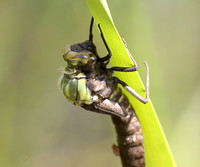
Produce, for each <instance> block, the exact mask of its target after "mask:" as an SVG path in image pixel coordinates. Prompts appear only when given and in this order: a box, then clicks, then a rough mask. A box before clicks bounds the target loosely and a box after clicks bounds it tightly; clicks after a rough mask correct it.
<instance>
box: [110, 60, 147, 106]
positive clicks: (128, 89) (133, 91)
mask: <svg viewBox="0 0 200 167" xmlns="http://www.w3.org/2000/svg"><path fill="white" fill-rule="evenodd" d="M144 64H145V65H146V71H147V75H146V98H144V97H142V96H141V95H139V94H138V93H137V92H136V91H135V90H134V89H132V88H131V87H130V86H128V85H127V84H126V83H125V82H123V81H121V80H120V79H119V78H117V77H114V79H115V81H116V82H117V83H119V84H121V85H122V86H123V87H124V88H125V89H126V90H127V91H128V92H129V93H130V94H132V95H133V96H134V97H135V98H136V99H138V100H139V101H141V102H142V103H144V104H146V103H147V102H148V100H149V67H148V64H147V62H144Z"/></svg>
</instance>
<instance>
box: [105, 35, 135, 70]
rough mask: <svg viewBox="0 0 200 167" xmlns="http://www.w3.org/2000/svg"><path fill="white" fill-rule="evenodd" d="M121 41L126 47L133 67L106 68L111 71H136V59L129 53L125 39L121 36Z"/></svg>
mask: <svg viewBox="0 0 200 167" xmlns="http://www.w3.org/2000/svg"><path fill="white" fill-rule="evenodd" d="M122 41H123V43H124V46H125V47H126V50H127V52H128V55H129V57H130V59H131V61H132V63H133V64H134V66H133V67H112V68H109V69H108V70H111V71H121V72H133V71H137V69H138V66H137V64H136V61H135V60H134V58H133V56H132V55H131V53H130V51H129V50H128V48H127V44H126V41H125V40H124V38H122Z"/></svg>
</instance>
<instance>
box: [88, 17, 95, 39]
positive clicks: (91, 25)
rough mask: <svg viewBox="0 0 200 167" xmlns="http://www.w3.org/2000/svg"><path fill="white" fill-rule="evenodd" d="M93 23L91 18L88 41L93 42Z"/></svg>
mask: <svg viewBox="0 0 200 167" xmlns="http://www.w3.org/2000/svg"><path fill="white" fill-rule="evenodd" d="M93 22H94V18H93V17H92V19H91V22H90V32H89V40H90V41H93V34H92V28H93Z"/></svg>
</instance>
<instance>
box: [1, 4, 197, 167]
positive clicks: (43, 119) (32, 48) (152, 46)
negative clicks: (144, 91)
mask: <svg viewBox="0 0 200 167" xmlns="http://www.w3.org/2000/svg"><path fill="white" fill-rule="evenodd" d="M108 4H109V7H110V11H111V14H112V17H113V20H114V22H115V25H116V27H117V28H118V31H119V33H120V35H121V36H122V37H124V38H125V39H126V42H127V44H128V47H129V50H130V51H131V53H132V54H133V55H134V58H135V60H136V61H137V63H138V66H139V73H140V76H144V78H145V68H144V67H143V65H142V64H141V63H140V62H142V61H143V60H146V61H147V62H148V63H149V66H150V93H151V94H150V96H151V100H152V102H153V104H154V107H155V108H156V111H157V112H158V113H157V114H158V116H159V119H160V122H161V124H162V126H163V128H164V131H165V133H166V136H167V139H168V142H169V144H170V146H171V149H172V152H173V153H174V158H175V160H176V163H177V165H178V166H181V167H186V166H199V165H198V162H199V159H198V155H199V154H200V151H199V150H200V144H199V138H200V131H199V127H200V122H199V120H198V119H199V116H200V113H199V110H200V104H199V99H200V77H199V70H200V66H199V65H198V63H199V59H200V57H199V55H200V47H199V43H200V20H199V15H200V1H197V0H194V1H189V0H185V1H181V0H174V1H172V0H170V1H164V0H161V1H159V0H154V1H136V0H135V1H133V0H126V1H125V0H115V1H111V0H110V1H108ZM90 18H91V15H90V13H89V9H88V7H87V4H86V2H85V1H77V0H74V1H69V0H65V1H62V0H61V1H55V0H49V1H39V0H35V1H29V0H28V1H25V0H21V1H17V2H16V1H15V2H14V1H13V0H7V1H5V0H1V2H0V21H1V26H0V136H1V137H0V148H1V149H0V166H3V167H27V166H29V167H35V166H37V167H47V166H48V167H54V166H61V167H64V166H73V167H78V166H82V167H84V166H87V167H88V166H96V167H100V166H106V165H105V164H113V165H112V166H117V167H119V166H120V163H119V159H118V157H115V156H113V153H112V150H111V145H112V144H113V142H114V141H115V140H116V138H115V133H114V128H113V125H112V122H111V120H110V117H109V116H105V115H100V114H95V113H91V112H88V111H84V110H83V109H80V108H79V107H75V106H73V105H71V104H70V103H69V102H67V100H65V99H64V97H63V95H62V94H61V93H60V92H59V89H58V86H57V85H58V84H57V82H58V81H57V80H58V79H57V78H58V77H59V76H60V73H61V70H60V67H63V66H65V63H64V61H63V59H62V56H61V50H62V48H63V47H64V46H65V45H66V44H69V43H76V42H81V41H84V40H85V39H87V38H88V27H89V22H90ZM94 33H95V34H96V35H95V37H94V39H95V43H96V45H97V46H98V51H99V53H100V55H105V54H106V50H105V48H104V47H103V44H102V41H101V39H100V37H99V35H98V32H97V29H95V31H94ZM144 78H143V79H144Z"/></svg>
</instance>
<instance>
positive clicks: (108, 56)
mask: <svg viewBox="0 0 200 167" xmlns="http://www.w3.org/2000/svg"><path fill="white" fill-rule="evenodd" d="M98 27H99V30H100V35H101V38H102V40H103V43H104V45H105V47H106V49H107V51H108V55H107V56H105V57H103V58H100V59H99V61H107V60H109V59H110V58H111V56H112V53H111V51H110V48H109V47H108V45H107V43H106V40H105V38H104V36H103V32H102V29H101V27H100V24H98Z"/></svg>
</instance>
